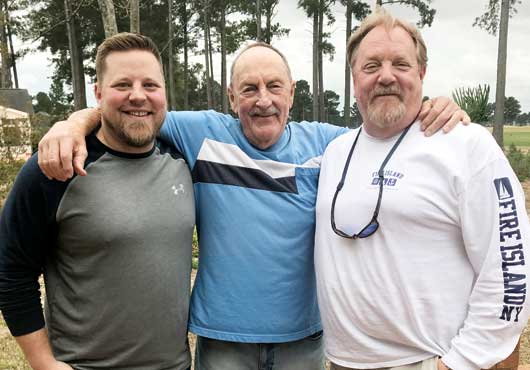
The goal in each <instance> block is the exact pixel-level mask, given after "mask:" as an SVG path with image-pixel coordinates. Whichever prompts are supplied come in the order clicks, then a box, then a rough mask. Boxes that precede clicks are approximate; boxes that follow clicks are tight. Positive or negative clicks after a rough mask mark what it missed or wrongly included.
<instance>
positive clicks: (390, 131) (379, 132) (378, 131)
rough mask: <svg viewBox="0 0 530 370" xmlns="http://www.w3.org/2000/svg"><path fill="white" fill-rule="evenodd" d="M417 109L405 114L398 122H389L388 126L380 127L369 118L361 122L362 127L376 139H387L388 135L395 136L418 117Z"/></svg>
mask: <svg viewBox="0 0 530 370" xmlns="http://www.w3.org/2000/svg"><path fill="white" fill-rule="evenodd" d="M418 114H419V110H418V111H417V112H411V113H408V114H405V116H404V117H403V118H402V119H400V120H399V121H398V122H395V123H393V124H391V125H390V126H388V127H381V126H380V125H377V124H376V123H374V122H371V121H369V120H367V121H364V122H363V129H364V130H365V131H366V133H367V134H368V135H370V136H373V137H376V138H378V139H388V138H389V137H392V136H395V135H397V134H398V133H400V132H401V131H403V130H404V129H405V128H406V127H407V126H409V125H411V124H412V123H414V121H416V119H417V118H418Z"/></svg>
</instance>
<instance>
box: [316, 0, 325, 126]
mask: <svg viewBox="0 0 530 370" xmlns="http://www.w3.org/2000/svg"><path fill="white" fill-rule="evenodd" d="M324 1H325V0H320V1H319V3H320V4H319V7H318V13H319V14H318V112H319V115H318V120H319V121H320V122H325V121H326V119H325V117H324V115H325V111H324V66H323V60H324V55H323V53H322V39H323V35H324V7H325V4H324Z"/></svg>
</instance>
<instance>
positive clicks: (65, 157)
mask: <svg viewBox="0 0 530 370" xmlns="http://www.w3.org/2000/svg"><path fill="white" fill-rule="evenodd" d="M73 146H74V145H73V140H72V138H70V137H66V138H64V139H63V140H62V141H60V142H59V159H60V163H59V166H58V167H57V171H58V172H60V175H59V177H58V179H60V180H61V181H66V180H67V179H69V178H70V177H72V176H73V174H74V170H73V168H72V151H73Z"/></svg>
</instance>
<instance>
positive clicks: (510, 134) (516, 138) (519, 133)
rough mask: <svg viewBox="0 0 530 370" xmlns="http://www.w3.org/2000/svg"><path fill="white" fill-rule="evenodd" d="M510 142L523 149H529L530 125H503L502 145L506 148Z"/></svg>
mask: <svg viewBox="0 0 530 370" xmlns="http://www.w3.org/2000/svg"><path fill="white" fill-rule="evenodd" d="M489 130H490V131H491V127H489ZM512 143H513V144H515V146H517V147H519V148H521V149H523V150H526V151H528V150H530V126H504V147H505V148H508V147H509V146H510V145H511V144H512Z"/></svg>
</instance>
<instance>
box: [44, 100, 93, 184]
mask: <svg viewBox="0 0 530 370" xmlns="http://www.w3.org/2000/svg"><path fill="white" fill-rule="evenodd" d="M99 117H100V116H99V111H98V110H97V109H94V108H88V109H84V110H81V111H78V112H75V113H74V114H72V116H70V118H69V119H68V120H67V121H60V122H57V123H56V124H55V125H53V127H52V128H51V129H50V130H49V131H48V133H46V135H44V137H43V138H42V139H41V141H40V142H39V167H40V168H41V170H42V172H44V174H45V175H46V176H47V177H48V178H50V179H52V178H53V179H56V180H60V181H66V180H68V179H69V178H71V177H72V176H73V175H74V172H73V171H75V172H76V173H77V174H78V175H80V176H85V175H86V171H85V170H84V164H85V160H86V158H87V150H86V142H85V136H86V135H88V134H89V133H90V132H91V131H92V130H93V129H94V128H95V127H96V125H97V122H98V121H99Z"/></svg>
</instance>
